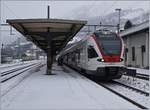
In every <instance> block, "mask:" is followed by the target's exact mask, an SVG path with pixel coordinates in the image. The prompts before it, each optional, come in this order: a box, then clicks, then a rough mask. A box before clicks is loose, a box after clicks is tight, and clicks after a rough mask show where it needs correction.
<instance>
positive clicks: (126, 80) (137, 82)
mask: <svg viewBox="0 0 150 110" xmlns="http://www.w3.org/2000/svg"><path fill="white" fill-rule="evenodd" d="M116 81H119V82H120V83H123V84H125V85H128V86H131V87H134V88H137V89H140V90H143V91H145V92H149V81H148V80H143V79H139V78H133V77H131V76H125V75H123V76H122V77H121V78H120V79H117V80H116Z"/></svg>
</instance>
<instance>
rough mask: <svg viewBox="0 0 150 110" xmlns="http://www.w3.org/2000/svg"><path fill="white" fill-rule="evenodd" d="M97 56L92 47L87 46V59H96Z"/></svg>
mask: <svg viewBox="0 0 150 110" xmlns="http://www.w3.org/2000/svg"><path fill="white" fill-rule="evenodd" d="M96 57H98V54H97V53H96V51H95V49H94V47H93V46H88V58H96Z"/></svg>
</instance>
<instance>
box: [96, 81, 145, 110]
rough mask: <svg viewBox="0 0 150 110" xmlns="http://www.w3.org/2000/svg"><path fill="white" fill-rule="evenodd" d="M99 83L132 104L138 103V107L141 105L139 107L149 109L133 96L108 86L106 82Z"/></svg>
mask: <svg viewBox="0 0 150 110" xmlns="http://www.w3.org/2000/svg"><path fill="white" fill-rule="evenodd" d="M98 84H100V85H101V86H102V87H104V88H106V89H108V90H109V91H111V92H113V93H114V94H116V95H118V96H120V97H122V98H123V99H125V100H127V101H129V102H131V103H132V104H134V105H136V106H137V107H139V108H141V109H148V108H147V107H145V106H143V105H142V104H140V103H138V102H137V101H134V100H132V99H131V98H129V97H127V96H125V95H123V94H121V93H119V92H118V91H116V90H114V89H112V88H110V87H109V86H107V85H105V84H103V83H98Z"/></svg>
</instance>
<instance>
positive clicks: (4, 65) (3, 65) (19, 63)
mask: <svg viewBox="0 0 150 110" xmlns="http://www.w3.org/2000/svg"><path fill="white" fill-rule="evenodd" d="M36 61H38V60H31V61H24V62H18V63H10V64H0V69H1V70H2V69H5V68H10V67H16V66H19V65H24V64H28V63H32V62H36Z"/></svg>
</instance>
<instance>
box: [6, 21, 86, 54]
mask: <svg viewBox="0 0 150 110" xmlns="http://www.w3.org/2000/svg"><path fill="white" fill-rule="evenodd" d="M7 23H9V24H10V25H11V26H12V27H14V28H15V29H16V30H17V31H19V32H20V33H21V34H23V36H25V37H26V38H27V39H28V40H30V41H32V42H33V43H34V44H35V45H37V46H38V47H39V48H41V49H42V50H44V51H45V52H47V47H48V45H49V43H48V42H49V38H50V39H51V46H52V50H53V54H56V51H58V52H59V51H60V50H61V49H62V48H64V47H65V46H66V44H67V43H68V42H69V41H70V40H71V39H72V38H73V37H74V36H75V35H76V34H77V33H78V32H79V31H80V29H81V28H82V27H83V26H84V25H85V24H86V23H87V22H86V21H80V20H64V19H13V20H12V19H11V20H10V19H8V20H7Z"/></svg>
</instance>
